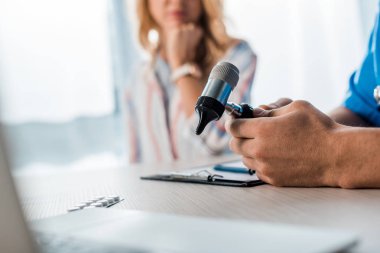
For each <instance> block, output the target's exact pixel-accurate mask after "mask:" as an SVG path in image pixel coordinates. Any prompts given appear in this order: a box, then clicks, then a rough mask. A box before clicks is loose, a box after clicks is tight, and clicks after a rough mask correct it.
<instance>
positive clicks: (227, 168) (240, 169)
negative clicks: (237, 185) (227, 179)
mask: <svg viewBox="0 0 380 253" xmlns="http://www.w3.org/2000/svg"><path fill="white" fill-rule="evenodd" d="M214 170H217V171H224V172H234V173H244V174H247V173H248V174H249V175H253V174H255V171H254V170H251V169H247V168H243V167H231V166H224V165H221V164H217V165H215V166H214Z"/></svg>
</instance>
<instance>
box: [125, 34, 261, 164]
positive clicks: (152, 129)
mask: <svg viewBox="0 0 380 253" xmlns="http://www.w3.org/2000/svg"><path fill="white" fill-rule="evenodd" d="M221 60H223V61H228V62H231V63H232V64H234V65H235V66H237V67H238V69H239V70H240V79H239V83H238V85H237V86H236V88H235V89H234V91H233V92H232V93H231V96H230V98H229V101H232V102H235V103H241V102H244V103H250V94H251V88H252V82H253V78H254V74H255V70H256V55H255V54H254V53H253V51H252V49H251V48H250V46H249V45H248V43H247V42H245V41H240V42H239V43H238V44H237V45H235V46H234V47H232V48H231V49H229V50H228V51H227V52H226V54H225V56H224V57H223V59H221ZM141 69H142V71H141V72H140V73H137V75H136V77H135V81H134V82H133V83H129V85H128V86H127V88H126V92H125V119H126V126H127V141H128V146H129V149H128V152H129V161H130V162H131V163H152V162H170V161H173V160H177V159H181V160H188V161H191V160H195V159H199V158H201V157H203V156H206V157H207V156H210V155H220V154H224V153H228V152H230V151H229V148H228V144H229V139H230V138H229V136H228V134H227V133H226V130H225V128H224V123H225V121H226V119H227V117H228V116H226V115H223V116H222V118H221V119H220V120H219V121H215V122H211V123H210V124H209V125H208V126H207V127H206V129H205V130H204V131H203V133H202V134H201V135H200V136H198V135H196V134H195V128H196V126H197V124H198V116H197V115H196V114H195V113H194V115H193V116H192V117H190V118H189V117H188V116H186V114H185V112H184V111H183V107H182V103H181V97H180V94H179V90H178V89H177V88H176V85H175V84H173V83H172V82H171V80H170V76H171V69H170V67H169V65H168V64H167V63H166V62H165V61H164V60H162V59H161V58H159V57H158V58H157V60H156V62H155V64H154V66H153V67H152V65H151V64H144V67H143V68H141ZM194 106H195V105H194Z"/></svg>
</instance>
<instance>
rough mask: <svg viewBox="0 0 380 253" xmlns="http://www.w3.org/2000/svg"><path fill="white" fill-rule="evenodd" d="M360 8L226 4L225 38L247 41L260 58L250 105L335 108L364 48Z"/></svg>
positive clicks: (254, 1) (348, 2)
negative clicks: (280, 102)
mask: <svg viewBox="0 0 380 253" xmlns="http://www.w3.org/2000/svg"><path fill="white" fill-rule="evenodd" d="M360 4H361V1H360V0H314V1H306V0H265V1H263V0H239V1H236V0H235V1H234V0H226V1H225V12H226V16H227V18H228V20H229V22H228V30H229V32H230V33H231V34H233V35H235V36H237V37H241V38H244V39H246V40H248V41H249V42H250V43H251V45H252V47H253V48H254V50H255V51H256V53H257V55H258V71H257V76H256V79H255V88H254V90H253V100H254V104H255V105H259V104H265V103H268V102H271V101H274V100H276V99H277V98H279V97H290V98H293V99H307V100H309V101H311V102H312V103H314V104H315V105H316V106H318V107H319V108H320V109H322V110H323V111H329V110H331V109H332V108H333V107H335V106H337V105H339V104H340V103H341V102H342V99H343V97H344V94H345V91H346V89H347V83H348V78H349V76H350V74H351V73H352V72H353V70H354V69H355V68H357V67H358V66H359V65H360V63H361V60H362V58H363V55H364V52H365V47H366V44H367V38H364V36H363V34H365V35H367V34H368V31H364V30H366V29H367V30H368V29H369V28H368V27H364V26H363V19H362V16H361V13H360V7H361V6H360ZM376 4H377V2H372V5H373V9H376ZM367 5H368V3H367ZM371 15H373V13H371Z"/></svg>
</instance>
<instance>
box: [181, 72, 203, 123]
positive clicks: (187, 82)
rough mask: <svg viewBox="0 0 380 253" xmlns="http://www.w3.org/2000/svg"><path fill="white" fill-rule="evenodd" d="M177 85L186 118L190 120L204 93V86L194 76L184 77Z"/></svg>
mask: <svg viewBox="0 0 380 253" xmlns="http://www.w3.org/2000/svg"><path fill="white" fill-rule="evenodd" d="M176 85H177V88H178V90H179V93H180V96H181V99H182V106H183V110H184V112H185V114H186V117H187V118H190V117H191V116H193V115H194V107H195V104H196V103H197V100H198V97H199V96H200V95H201V93H202V91H203V87H204V84H202V83H201V81H200V80H199V79H198V78H195V77H193V76H183V77H181V78H179V79H178V80H177V82H176Z"/></svg>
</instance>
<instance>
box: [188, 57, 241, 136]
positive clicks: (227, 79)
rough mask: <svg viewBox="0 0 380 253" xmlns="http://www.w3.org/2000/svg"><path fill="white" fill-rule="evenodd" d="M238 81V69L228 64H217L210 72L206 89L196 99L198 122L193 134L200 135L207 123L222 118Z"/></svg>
mask: <svg viewBox="0 0 380 253" xmlns="http://www.w3.org/2000/svg"><path fill="white" fill-rule="evenodd" d="M238 81H239V69H238V68H237V67H236V66H235V65H233V64H231V63H229V62H219V63H218V64H216V65H215V66H214V67H213V69H212V70H211V73H210V76H209V78H208V81H207V84H206V87H205V88H204V90H203V92H202V95H201V96H200V97H199V98H198V101H197V104H196V105H195V111H196V112H198V115H199V122H198V126H197V129H196V131H195V133H196V134H197V135H200V134H201V133H202V132H203V130H204V129H205V127H206V126H207V124H208V123H210V122H211V121H213V120H219V119H220V117H222V115H223V113H224V110H225V106H226V104H227V100H228V98H229V96H230V94H231V92H232V90H233V89H234V88H235V87H236V84H237V83H238Z"/></svg>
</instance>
